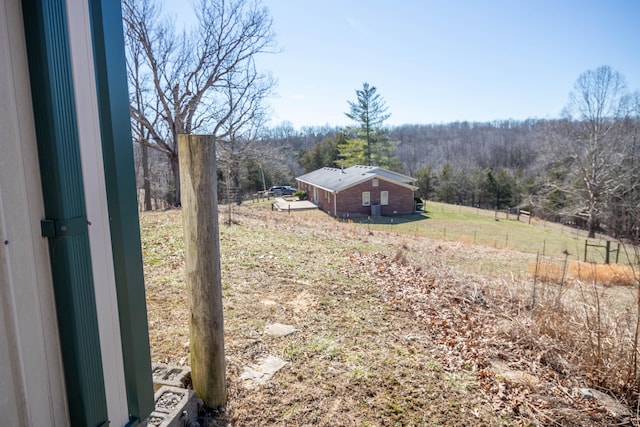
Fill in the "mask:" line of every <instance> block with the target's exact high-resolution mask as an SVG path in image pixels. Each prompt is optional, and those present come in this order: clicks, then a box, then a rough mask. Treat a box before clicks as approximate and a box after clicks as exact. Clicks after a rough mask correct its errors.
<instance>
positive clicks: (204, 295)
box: [178, 135, 227, 408]
mask: <svg viewBox="0 0 640 427" xmlns="http://www.w3.org/2000/svg"><path fill="white" fill-rule="evenodd" d="M178 147H179V150H180V176H181V179H180V189H181V194H182V218H183V224H184V252H185V267H186V268H185V270H186V282H187V289H188V300H189V311H190V316H189V341H190V345H189V350H190V353H191V379H192V382H193V389H194V390H195V392H196V393H197V395H198V397H199V398H201V399H202V400H203V401H204V404H205V405H206V406H208V407H211V408H217V407H221V406H223V405H224V404H225V403H226V400H227V392H226V384H225V381H226V375H225V360H224V325H223V315H222V278H221V271H220V239H219V226H218V194H217V193H218V192H217V178H216V176H217V173H216V149H215V141H214V138H213V136H211V135H179V136H178Z"/></svg>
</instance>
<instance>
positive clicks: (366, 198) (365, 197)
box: [362, 191, 371, 206]
mask: <svg viewBox="0 0 640 427" xmlns="http://www.w3.org/2000/svg"><path fill="white" fill-rule="evenodd" d="M370 205H371V194H370V193H369V192H368V191H363V192H362V206H370Z"/></svg>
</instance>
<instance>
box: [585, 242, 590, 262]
mask: <svg viewBox="0 0 640 427" xmlns="http://www.w3.org/2000/svg"><path fill="white" fill-rule="evenodd" d="M588 243H589V241H588V240H585V241H584V262H587V245H588Z"/></svg>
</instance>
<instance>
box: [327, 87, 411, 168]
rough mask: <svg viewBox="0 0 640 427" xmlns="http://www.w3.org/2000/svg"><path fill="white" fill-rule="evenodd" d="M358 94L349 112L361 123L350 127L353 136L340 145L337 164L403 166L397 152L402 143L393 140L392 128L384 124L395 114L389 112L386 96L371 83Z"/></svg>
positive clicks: (351, 117)
mask: <svg viewBox="0 0 640 427" xmlns="http://www.w3.org/2000/svg"><path fill="white" fill-rule="evenodd" d="M356 96H357V102H352V101H349V107H350V110H349V112H348V113H345V115H346V116H347V117H349V118H350V119H351V120H353V121H355V122H356V123H357V126H355V127H354V128H351V129H349V130H348V131H347V133H348V135H349V137H347V138H346V140H345V141H344V142H342V143H340V144H339V145H338V150H339V153H340V158H341V160H339V161H338V162H337V163H340V165H339V166H342V161H344V166H345V167H347V166H353V165H356V164H361V165H369V166H380V167H385V168H388V169H395V170H399V169H401V164H400V162H398V160H397V159H396V157H395V155H394V151H395V148H396V146H397V145H398V143H396V142H391V141H390V140H389V135H388V131H387V130H386V129H384V127H383V123H384V121H385V120H386V119H388V118H389V116H390V115H391V114H388V113H387V110H388V108H387V106H386V105H385V102H384V99H383V98H382V97H381V96H380V95H379V94H378V93H377V92H376V88H375V86H370V85H369V84H368V83H364V84H363V85H362V90H356Z"/></svg>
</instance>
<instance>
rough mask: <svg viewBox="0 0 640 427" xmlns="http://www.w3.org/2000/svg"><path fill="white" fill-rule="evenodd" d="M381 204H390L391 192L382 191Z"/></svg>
mask: <svg viewBox="0 0 640 427" xmlns="http://www.w3.org/2000/svg"><path fill="white" fill-rule="evenodd" d="M380 204H381V205H383V206H386V205H388V204H389V192H388V191H381V192H380Z"/></svg>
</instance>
